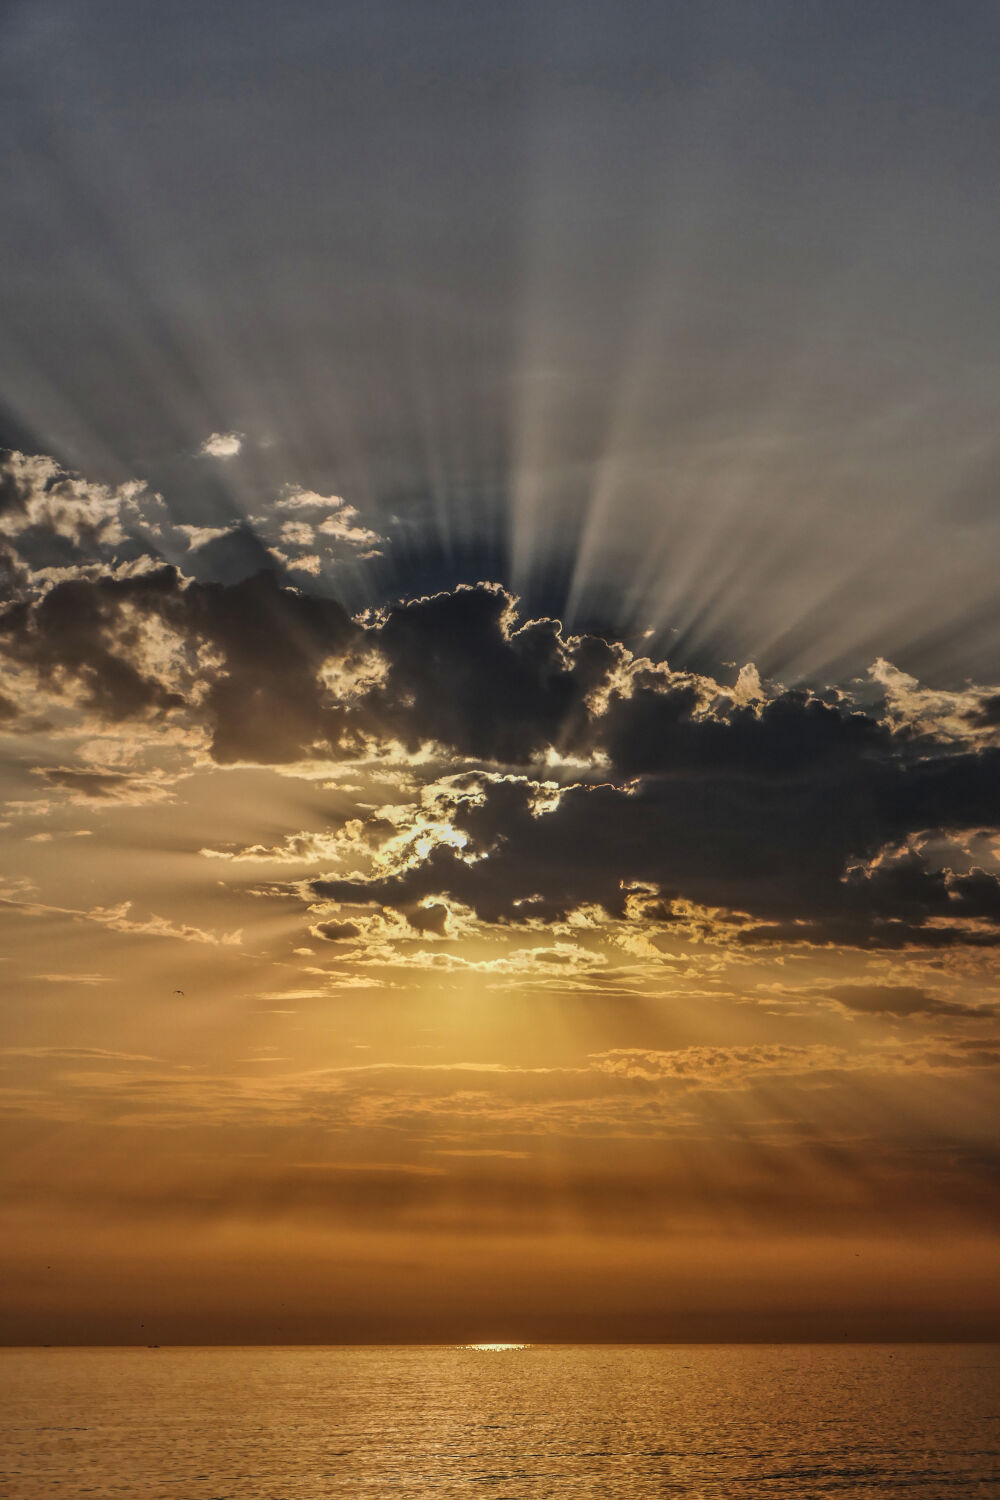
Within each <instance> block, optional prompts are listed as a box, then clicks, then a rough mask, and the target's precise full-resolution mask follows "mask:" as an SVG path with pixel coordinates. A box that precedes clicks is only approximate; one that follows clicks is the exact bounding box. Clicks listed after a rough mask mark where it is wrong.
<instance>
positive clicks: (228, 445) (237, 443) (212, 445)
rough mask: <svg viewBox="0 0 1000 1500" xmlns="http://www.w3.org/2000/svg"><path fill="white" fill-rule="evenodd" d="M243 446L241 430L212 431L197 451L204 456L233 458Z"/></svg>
mask: <svg viewBox="0 0 1000 1500" xmlns="http://www.w3.org/2000/svg"><path fill="white" fill-rule="evenodd" d="M242 447H243V434H242V433H241V432H213V433H212V434H211V436H210V437H207V438H206V439H205V441H204V442H203V443H202V445H201V447H200V448H199V449H198V452H199V453H200V454H201V455H202V456H203V457H205V458H235V457H236V455H237V454H238V453H239V451H240V449H241V448H242Z"/></svg>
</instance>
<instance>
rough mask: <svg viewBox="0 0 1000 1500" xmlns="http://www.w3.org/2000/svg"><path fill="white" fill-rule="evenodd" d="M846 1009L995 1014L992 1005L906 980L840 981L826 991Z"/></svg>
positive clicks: (903, 1013) (873, 1012) (906, 1013)
mask: <svg viewBox="0 0 1000 1500" xmlns="http://www.w3.org/2000/svg"><path fill="white" fill-rule="evenodd" d="M826 994H828V995H829V996H830V998H831V999H832V1000H836V1001H837V1003H838V1004H839V1005H842V1006H843V1007H844V1008H845V1010H851V1011H856V1012H858V1013H859V1014H861V1015H881V1016H974V1017H976V1018H977V1019H984V1018H988V1017H990V1016H992V1015H994V1014H995V1013H996V1012H995V1008H994V1007H983V1006H976V1005H963V1004H961V1003H959V1002H958V1001H956V1000H943V999H941V998H940V997H939V996H937V995H932V994H930V993H929V992H928V991H927V990H925V989H920V988H918V987H917V986H915V985H908V984H839V985H833V986H831V988H830V989H828V990H827V991H826Z"/></svg>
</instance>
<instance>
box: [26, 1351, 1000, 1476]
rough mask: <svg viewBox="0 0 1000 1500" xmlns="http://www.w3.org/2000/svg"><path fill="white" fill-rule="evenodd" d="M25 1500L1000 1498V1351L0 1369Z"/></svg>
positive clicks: (488, 1355)
mask: <svg viewBox="0 0 1000 1500" xmlns="http://www.w3.org/2000/svg"><path fill="white" fill-rule="evenodd" d="M0 1380H2V1388H3V1424H2V1431H0V1494H2V1495H3V1496H5V1497H8V1496H9V1497H11V1500H43V1497H44V1500H58V1497H63V1496H65V1497H67V1500H69V1497H72V1500H77V1497H82V1496H88V1497H96V1496H101V1497H104V1496H108V1497H112V1496H114V1497H121V1496H141V1497H142V1500H160V1497H163V1500H168V1497H169V1500H323V1497H327V1496H340V1495H352V1496H365V1497H368V1496H371V1497H376V1496H378V1497H380V1496H393V1497H400V1500H402V1497H407V1500H409V1497H413V1500H418V1497H425V1496H427V1497H435V1500H437V1497H447V1496H470V1497H472V1496H479V1497H484V1500H526V1497H535V1496H550V1495H551V1496H560V1497H566V1500H582V1497H592V1496H602V1497H603V1496H606V1497H608V1500H647V1497H650V1500H652V1497H654V1496H655V1497H661V1496H684V1497H689V1500H741V1497H743V1496H747V1497H750V1496H753V1497H754V1500H761V1497H765V1496H779V1495H780V1496H792V1497H795V1500H811V1497H812V1496H823V1495H838V1496H851V1497H858V1500H861V1497H868V1496H883V1495H886V1496H894V1497H896V1500H908V1497H914V1500H916V1497H921V1500H946V1497H962V1496H983V1497H985V1496H994V1497H995V1496H1000V1345H944V1346H942V1345H900V1344H897V1345H889V1344H880V1345H873V1344H869V1345H859V1344H852V1345H845V1346H832V1345H828V1344H815V1345H803V1344H796V1345H781V1344H767V1345H719V1344H712V1345H690V1344H685V1345H642V1346H608V1345H600V1346H596V1345H590V1346H580V1345H572V1346H570V1345H473V1346H455V1347H443V1346H434V1347H419V1348H417V1347H405V1348H385V1347H378V1348H372V1347H368V1348H341V1347H336V1348H319V1347H309V1348H270V1347H268V1348H162V1349H160V1348H150V1349H145V1348H134V1349H133V1348H130V1349H5V1350H2V1351H0Z"/></svg>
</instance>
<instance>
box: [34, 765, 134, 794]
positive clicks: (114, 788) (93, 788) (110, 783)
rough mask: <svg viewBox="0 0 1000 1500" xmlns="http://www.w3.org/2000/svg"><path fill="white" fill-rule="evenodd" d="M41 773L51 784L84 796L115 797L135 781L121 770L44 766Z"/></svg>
mask: <svg viewBox="0 0 1000 1500" xmlns="http://www.w3.org/2000/svg"><path fill="white" fill-rule="evenodd" d="M41 774H42V775H43V776H44V777H45V780H46V781H48V782H50V783H51V785H52V786H61V787H65V788H66V789H67V790H68V791H71V792H78V793H79V794H80V795H81V796H84V797H110V798H115V797H117V796H119V795H120V794H121V793H122V792H123V791H125V790H127V789H129V788H130V787H132V786H133V785H135V782H134V780H133V778H132V777H131V776H128V775H126V774H125V773H124V772H122V771H74V770H72V769H69V768H67V767H65V766H53V767H49V766H46V767H45V768H44V769H43V770H42V772H41Z"/></svg>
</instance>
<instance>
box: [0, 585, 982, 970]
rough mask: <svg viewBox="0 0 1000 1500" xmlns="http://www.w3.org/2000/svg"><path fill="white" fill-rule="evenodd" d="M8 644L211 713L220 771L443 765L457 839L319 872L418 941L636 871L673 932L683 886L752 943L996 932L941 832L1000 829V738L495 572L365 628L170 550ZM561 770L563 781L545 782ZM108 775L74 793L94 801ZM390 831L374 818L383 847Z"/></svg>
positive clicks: (568, 902)
mask: <svg viewBox="0 0 1000 1500" xmlns="http://www.w3.org/2000/svg"><path fill="white" fill-rule="evenodd" d="M0 642H2V645H3V649H4V650H5V651H6V653H7V655H8V656H9V657H10V658H11V659H12V660H13V661H14V662H15V663H16V664H17V665H18V666H20V667H22V668H24V667H27V668H30V669H32V670H33V671H34V672H35V673H36V674H37V677H38V680H39V682H40V684H41V685H42V686H43V687H48V688H52V689H56V688H59V689H63V690H71V691H72V692H73V693H75V694H77V695H82V698H83V703H84V705H85V707H86V708H87V710H89V711H91V712H93V713H96V714H97V715H98V716H99V717H101V718H103V719H105V720H107V721H108V722H111V723H122V722H123V721H127V720H132V719H142V720H144V721H147V722H149V723H152V724H155V723H156V722H158V721H164V720H170V719H171V718H172V717H173V718H178V719H181V720H184V721H185V722H189V723H190V724H191V725H193V726H197V727H199V728H200V730H201V731H202V732H203V733H204V734H205V735H206V736H207V741H208V745H209V749H210V754H211V756H212V758H213V759H214V760H215V761H216V762H217V763H219V764H223V765H225V764H233V763H236V762H249V763H256V764H264V765H268V764H274V765H280V764H285V763H288V762H291V761H297V760H299V759H303V758H313V759H319V760H323V759H326V760H345V759H351V758H358V757H360V758H362V759H364V758H367V757H371V756H372V755H376V756H377V755H379V754H381V753H382V752H383V750H384V749H386V748H387V747H390V746H391V745H392V744H395V745H397V746H402V747H403V748H404V749H405V750H406V751H408V752H410V753H411V754H412V753H416V752H420V753H422V754H423V755H425V756H426V755H428V754H429V755H430V758H431V761H432V762H433V763H434V764H436V766H437V768H438V769H437V772H435V774H440V773H441V771H444V772H445V773H447V774H450V775H451V777H452V780H451V783H450V786H451V795H452V797H453V802H452V805H451V806H450V808H449V811H448V817H449V818H450V820H451V828H452V833H453V837H452V838H451V839H450V840H445V841H444V842H440V841H437V840H435V839H431V841H430V844H429V845H427V846H426V848H425V852H424V853H423V855H422V856H420V857H416V856H414V857H412V858H411V859H410V861H409V863H404V864H403V865H402V866H400V865H399V864H398V862H397V865H396V866H394V867H393V868H392V869H391V871H390V872H389V873H383V872H380V873H376V874H375V875H373V876H371V877H369V878H364V877H360V876H359V877H354V878H351V879H343V878H336V879H333V878H331V879H323V880H318V881H316V882H315V883H314V886H313V891H314V894H315V896H316V897H317V898H322V899H325V900H333V901H345V902H362V903H375V904H386V905H391V906H393V907H395V908H397V909H398V910H400V911H401V912H403V913H404V914H405V917H406V920H407V921H408V922H409V924H410V926H411V927H413V928H414V929H415V930H416V931H418V932H433V933H437V934H438V935H440V934H441V933H443V930H444V928H443V924H444V920H445V912H444V908H443V907H441V906H434V905H432V906H429V907H426V906H425V907H421V906H419V905H418V903H419V902H421V901H422V900H425V899H426V898H428V897H434V896H452V897H455V898H457V899H458V900H459V901H461V902H463V903H466V904H467V905H468V906H469V907H470V908H472V910H473V911H475V912H476V913H477V914H478V915H479V916H480V917H481V918H483V919H485V920H487V921H492V922H497V921H505V922H510V921H518V920H524V919H525V918H527V917H536V918H542V919H553V918H556V917H562V916H565V915H566V913H567V912H569V911H571V910H573V908H575V907H578V906H581V905H584V904H587V903H596V904H597V905H599V906H601V907H603V908H604V909H605V911H606V912H608V913H609V914H611V915H613V916H619V917H620V916H623V915H624V914H625V912H626V909H627V907H628V905H629V902H630V901H631V902H632V904H633V908H634V906H635V901H636V896H635V892H636V890H637V889H638V888H640V887H641V888H643V890H645V891H647V892H648V893H649V896H650V898H655V903H656V906H657V909H658V911H659V913H660V917H661V920H666V921H668V922H669V920H670V917H671V903H672V902H674V901H677V900H679V899H683V900H686V901H693V902H695V903H698V904H700V905H703V906H705V907H709V908H718V909H721V910H722V911H723V912H724V913H726V914H729V915H728V916H727V917H726V920H727V921H729V922H730V923H731V924H732V926H733V935H734V936H735V938H736V940H737V941H738V942H739V943H741V944H744V945H755V944H768V943H774V942H799V943H811V944H820V945H824V944H831V943H834V944H846V945H850V946H856V947H861V948H867V947H884V948H889V949H893V948H900V947H905V946H908V945H914V944H916V945H919V946H922V947H928V948H935V947H937V948H945V947H950V946H955V945H956V944H965V945H968V946H972V947H975V946H993V945H994V944H995V943H997V942H998V941H1000V880H998V876H997V874H996V873H995V872H993V871H992V870H990V869H988V868H979V867H975V868H968V861H966V862H965V864H964V865H958V867H957V868H952V867H951V866H950V865H949V864H948V862H947V860H946V859H941V858H936V857H932V854H931V852H930V850H929V848H928V847H927V843H928V840H927V836H928V835H934V836H935V837H937V838H942V837H943V838H945V839H947V838H948V837H949V836H955V835H958V834H960V833H962V832H963V831H966V830H970V829H975V830H979V831H983V830H992V829H997V828H1000V749H997V748H994V747H991V746H990V745H989V744H988V743H987V744H985V745H983V744H981V743H980V742H979V741H973V740H971V739H970V740H968V741H963V740H961V739H959V740H957V741H956V740H955V739H954V736H952V738H951V739H950V740H948V741H947V742H944V741H942V742H938V741H936V740H935V739H934V738H933V736H932V735H931V734H930V733H929V732H928V731H927V730H926V729H923V730H921V732H920V733H919V734H918V733H917V732H916V731H914V730H910V729H909V728H907V727H905V726H904V727H901V728H893V727H891V726H890V725H889V723H888V722H887V721H885V720H882V719H880V718H879V716H878V713H877V711H873V710H872V709H871V708H870V707H869V708H867V709H865V710H862V709H861V708H860V707H859V706H858V705H857V704H855V703H854V702H852V701H851V700H850V699H848V698H845V697H842V696H841V695H838V694H837V693H831V692H824V694H823V696H822V697H821V696H814V695H810V694H809V693H806V692H803V691H778V692H776V693H775V694H774V695H773V696H771V698H770V699H765V698H764V697H763V690H761V691H760V696H758V689H757V687H756V686H755V687H754V691H753V694H752V695H751V696H752V701H751V702H745V701H739V700H740V698H741V692H740V689H738V688H728V689H727V688H725V687H723V686H721V685H720V684H719V683H718V682H716V681H714V680H713V679H711V678H707V677H702V676H697V675H694V674H690V673H680V672H674V671H671V669H670V668H669V667H668V666H667V664H666V663H665V662H655V661H649V660H642V659H637V658H635V657H634V656H633V655H632V654H631V653H630V652H629V651H627V650H626V649H625V648H624V647H623V646H622V645H621V644H617V643H614V642H609V641H608V640H606V639H604V638H602V637H599V636H583V637H580V636H572V635H568V634H567V633H566V632H565V631H564V630H563V629H562V627H561V626H560V623H559V622H558V621H557V620H552V619H541V620H534V621H527V622H521V621H519V620H518V618H517V614H516V610H515V601H514V600H513V599H512V598H511V596H510V595H509V594H508V593H507V592H506V591H505V590H504V589H502V588H501V587H499V586H498V585H495V584H481V585H478V586H476V587H461V588H459V589H457V590H455V591H454V592H452V593H448V594H437V595H433V596H430V597H425V598H420V599H416V600H411V601H409V602H404V603H400V604H397V605H395V606H393V607H391V608H389V609H388V610H386V611H384V612H383V613H381V614H379V615H376V616H374V617H369V618H368V619H367V622H366V623H358V622H357V621H355V620H352V619H351V618H349V616H348V615H347V613H346V611H345V610H344V609H343V608H342V607H341V605H339V604H338V603H336V602H335V601H334V600H331V599H328V598H323V597H320V596H318V595H313V594H308V593H305V592H302V591H300V590H298V589H296V588H293V587H290V586H288V585H286V584H284V583H283V582H282V581H281V579H280V578H279V577H278V576H277V575H276V574H275V573H273V572H269V571H262V572H258V573H256V574H254V575H253V576H251V577H249V578H245V579H242V580H241V581H239V582H236V583H233V584H230V585H226V584H224V583H219V582H213V583H204V582H199V581H197V580H185V579H183V578H182V577H181V575H180V574H179V573H178V572H177V571H176V570H175V569H173V568H170V567H159V568H153V569H151V570H150V571H147V572H144V573H139V574H137V575H136V576H126V577H119V576H109V575H105V576H102V577H99V578H74V579H68V580H64V581H62V582H59V583H57V584H56V585H55V586H54V587H52V588H50V589H49V591H48V592H47V593H44V594H43V595H42V596H41V597H40V598H37V599H35V600H34V601H22V602H20V603H18V604H15V605H13V606H11V607H10V608H9V609H8V610H7V611H6V612H5V613H4V614H3V615H2V616H0ZM743 696H745V695H743ZM421 747H431V748H430V749H429V750H428V749H427V748H424V749H422V748H421ZM553 756H554V757H555V760H554V761H553ZM552 765H556V766H558V767H561V769H560V770H559V771H558V776H559V778H560V779H561V783H562V784H561V785H560V786H559V787H556V785H555V783H552V784H551V789H550V790H549V791H544V790H543V789H542V787H541V783H544V782H546V780H547V779H548V778H549V777H550V775H551V774H552V773H551V770H550V767H551V766H552ZM476 766H481V767H483V768H488V767H492V768H493V769H492V770H491V771H488V770H485V769H484V771H483V772H481V773H477V772H476V771H475V770H474V768H475V767H476ZM470 768H471V769H470ZM462 772H466V773H467V776H466V780H465V781H464V782H463V781H462V779H461V775H459V776H458V779H455V778H456V773H462ZM47 774H49V778H50V780H52V779H53V778H55V779H56V780H58V777H59V776H60V775H63V773H59V772H55V773H47ZM102 776H103V777H104V779H103V780H102ZM74 778H75V779H74ZM470 778H471V779H470ZM570 778H573V780H572V781H571V782H570V784H568V785H567V784H565V783H566V782H567V781H569V779H570ZM106 782H107V773H100V774H98V773H96V772H93V771H83V772H73V771H71V772H68V773H66V774H65V775H64V779H63V781H62V783H60V784H63V785H66V786H70V785H72V786H73V787H74V788H75V789H76V790H77V791H80V792H83V793H85V794H87V795H92V796H101V795H110V794H111V793H110V792H109V790H108V788H107V786H106ZM394 831H395V828H394V825H393V824H392V823H391V822H390V823H389V824H385V823H384V821H383V822H379V820H378V818H375V819H374V821H373V824H372V827H370V828H368V829H367V830H366V836H367V837H369V838H370V840H371V841H372V842H373V843H374V845H375V846H376V847H378V846H379V845H380V844H381V843H382V842H384V839H385V838H386V837H391V836H392V834H393V833H394ZM956 863H957V862H956ZM640 904H641V903H640ZM650 910H652V908H651V909H650ZM348 925H350V924H348ZM337 926H338V924H336V923H334V924H333V928H337ZM320 935H321V936H324V937H328V938H333V939H334V940H336V937H337V936H340V937H344V936H352V935H353V934H349V933H347V932H346V931H337V932H336V933H335V932H334V931H333V930H328V931H323V932H321V933H320Z"/></svg>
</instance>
